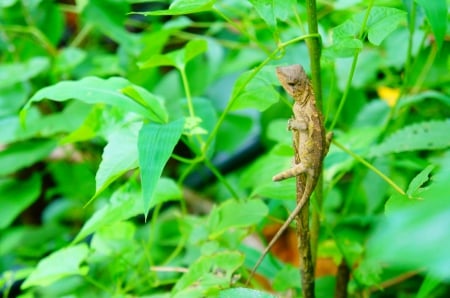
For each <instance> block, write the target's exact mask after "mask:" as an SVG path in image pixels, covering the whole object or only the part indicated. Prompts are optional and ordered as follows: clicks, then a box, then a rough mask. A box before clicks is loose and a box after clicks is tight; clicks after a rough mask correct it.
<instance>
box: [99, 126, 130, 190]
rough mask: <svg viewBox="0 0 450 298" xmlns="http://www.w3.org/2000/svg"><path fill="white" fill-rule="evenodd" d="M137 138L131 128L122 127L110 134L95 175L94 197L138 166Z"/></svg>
mask: <svg viewBox="0 0 450 298" xmlns="http://www.w3.org/2000/svg"><path fill="white" fill-rule="evenodd" d="M137 140H138V137H137V134H136V132H135V131H133V130H132V129H130V128H122V129H120V130H118V131H115V132H113V133H112V134H111V135H110V136H109V138H108V144H106V146H105V148H104V149H103V155H102V161H101V163H100V166H99V168H98V171H97V174H96V175H95V181H96V187H95V195H94V198H95V197H96V196H97V195H99V194H100V193H101V192H102V191H103V190H105V188H106V187H108V185H110V184H111V183H112V182H113V181H115V180H116V179H117V178H119V177H120V176H122V175H123V174H124V173H125V172H127V171H129V170H131V169H134V168H137V167H138V147H137Z"/></svg>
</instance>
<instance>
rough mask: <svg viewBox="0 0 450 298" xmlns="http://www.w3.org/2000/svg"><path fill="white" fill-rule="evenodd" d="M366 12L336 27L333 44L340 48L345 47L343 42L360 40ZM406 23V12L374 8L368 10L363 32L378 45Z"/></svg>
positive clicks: (353, 45)
mask: <svg viewBox="0 0 450 298" xmlns="http://www.w3.org/2000/svg"><path fill="white" fill-rule="evenodd" d="M365 15H366V11H363V12H360V13H358V14H356V15H354V16H352V17H351V19H349V20H347V21H345V22H344V23H342V24H341V25H339V26H337V27H336V28H334V30H333V38H334V43H335V44H336V45H339V44H341V46H337V47H338V48H341V50H340V51H342V48H343V47H344V46H345V45H346V43H343V42H344V41H345V40H347V41H348V40H352V39H354V38H360V37H361V36H359V35H360V32H361V27H362V24H363V20H364V17H365ZM405 21H406V12H405V11H402V10H399V9H396V8H391V7H379V6H375V7H373V8H372V9H371V10H370V14H369V18H368V20H367V23H366V27H365V28H364V29H365V32H366V33H367V34H368V39H369V41H370V42H371V43H372V44H374V45H380V43H381V42H382V41H383V40H384V39H385V38H386V37H387V36H388V35H389V34H391V33H392V32H393V31H394V30H395V29H396V28H397V27H398V26H399V25H400V23H402V22H405ZM355 46H357V45H356V44H351V47H350V48H354V47H355Z"/></svg>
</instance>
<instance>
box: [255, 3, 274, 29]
mask: <svg viewBox="0 0 450 298" xmlns="http://www.w3.org/2000/svg"><path fill="white" fill-rule="evenodd" d="M249 1H250V3H251V4H252V5H253V7H254V8H255V10H256V12H257V13H258V14H259V16H260V17H261V18H262V19H263V20H264V22H266V24H267V25H268V26H269V29H271V30H275V28H276V26H277V19H276V17H275V7H276V4H275V3H274V1H273V0H249Z"/></svg>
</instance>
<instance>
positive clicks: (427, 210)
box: [367, 162, 450, 279]
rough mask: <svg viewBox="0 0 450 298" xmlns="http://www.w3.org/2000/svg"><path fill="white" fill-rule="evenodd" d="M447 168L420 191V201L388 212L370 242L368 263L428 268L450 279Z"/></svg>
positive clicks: (404, 267)
mask: <svg viewBox="0 0 450 298" xmlns="http://www.w3.org/2000/svg"><path fill="white" fill-rule="evenodd" d="M447 165H448V162H447ZM447 169H448V167H443V168H441V172H440V173H437V174H436V176H435V177H433V178H435V179H433V180H432V181H434V182H432V183H431V184H430V185H429V186H428V187H427V189H426V190H424V191H423V192H422V193H421V197H422V201H421V202H420V203H418V204H414V205H410V206H404V207H403V208H401V209H398V210H395V211H393V212H390V213H388V214H387V215H386V218H385V220H383V222H382V223H381V224H380V225H379V226H378V227H377V229H376V230H375V231H374V232H373V235H372V236H371V239H370V241H369V243H368V246H367V260H368V261H369V262H377V263H382V264H388V265H389V266H390V267H394V268H398V269H403V270H410V269H420V270H423V269H424V268H425V270H426V271H428V273H429V274H430V275H431V276H434V277H437V278H442V279H449V278H450V255H449V254H448V247H450V234H449V231H448V227H449V226H450V200H449V199H448V185H449V183H450V171H448V170H447ZM399 235H400V236H401V237H399ZM418 256H420V257H418Z"/></svg>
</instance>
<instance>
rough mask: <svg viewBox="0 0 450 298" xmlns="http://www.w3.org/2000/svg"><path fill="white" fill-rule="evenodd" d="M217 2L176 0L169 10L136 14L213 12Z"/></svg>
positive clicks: (212, 0)
mask: <svg viewBox="0 0 450 298" xmlns="http://www.w3.org/2000/svg"><path fill="white" fill-rule="evenodd" d="M215 2H216V0H175V1H174V2H172V4H171V5H170V7H169V9H166V10H156V11H149V12H144V13H139V12H135V13H138V14H143V15H153V16H158V15H183V14H190V13H197V12H202V11H208V10H211V9H212V7H213V5H214V3H215Z"/></svg>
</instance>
